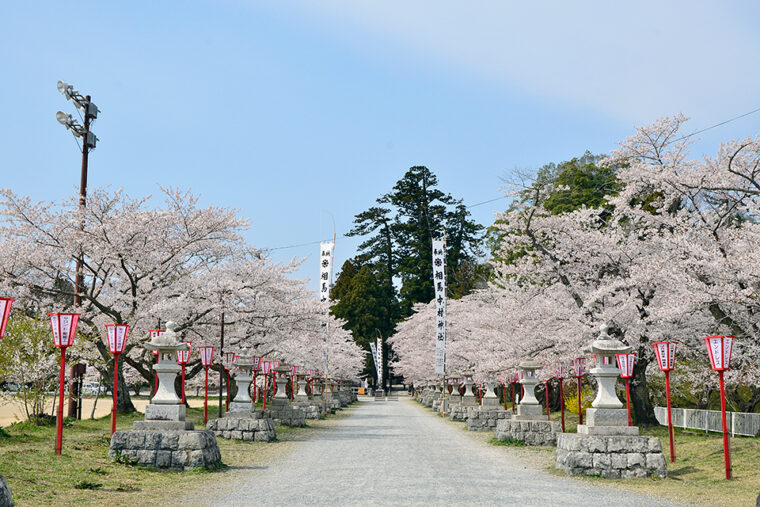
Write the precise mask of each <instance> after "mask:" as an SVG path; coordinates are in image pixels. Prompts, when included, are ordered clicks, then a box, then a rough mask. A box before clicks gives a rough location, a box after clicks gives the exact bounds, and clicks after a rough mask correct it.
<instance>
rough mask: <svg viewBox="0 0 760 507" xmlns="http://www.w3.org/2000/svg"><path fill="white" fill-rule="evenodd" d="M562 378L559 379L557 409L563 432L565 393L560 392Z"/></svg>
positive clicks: (562, 382)
mask: <svg viewBox="0 0 760 507" xmlns="http://www.w3.org/2000/svg"><path fill="white" fill-rule="evenodd" d="M562 384H564V380H563V379H559V410H560V414H561V415H560V420H561V421H562V432H563V433H564V432H565V393H563V392H562Z"/></svg>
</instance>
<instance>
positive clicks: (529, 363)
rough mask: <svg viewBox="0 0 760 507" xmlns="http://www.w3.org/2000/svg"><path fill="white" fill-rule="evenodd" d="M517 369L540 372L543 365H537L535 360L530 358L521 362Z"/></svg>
mask: <svg viewBox="0 0 760 507" xmlns="http://www.w3.org/2000/svg"><path fill="white" fill-rule="evenodd" d="M517 367H518V368H520V369H521V370H538V369H539V368H541V365H540V364H539V363H537V362H536V361H535V360H533V359H531V358H528V359H523V360H522V362H520V364H518V365H517Z"/></svg>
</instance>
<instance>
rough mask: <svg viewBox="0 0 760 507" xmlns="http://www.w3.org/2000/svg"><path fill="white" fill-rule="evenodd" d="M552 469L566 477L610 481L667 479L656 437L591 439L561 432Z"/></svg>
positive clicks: (658, 441) (604, 437) (590, 437)
mask: <svg viewBox="0 0 760 507" xmlns="http://www.w3.org/2000/svg"><path fill="white" fill-rule="evenodd" d="M555 466H556V467H557V468H559V469H560V470H564V471H565V472H566V473H567V474H568V475H600V476H602V477H605V478H610V479H621V478H622V479H630V478H634V477H648V476H650V475H656V476H659V477H665V476H667V473H668V470H667V463H666V462H665V457H664V456H663V454H662V444H661V443H660V439H659V438H657V437H647V436H620V435H618V436H594V435H579V434H572V433H563V434H561V435H559V436H558V437H557V456H556V460H555Z"/></svg>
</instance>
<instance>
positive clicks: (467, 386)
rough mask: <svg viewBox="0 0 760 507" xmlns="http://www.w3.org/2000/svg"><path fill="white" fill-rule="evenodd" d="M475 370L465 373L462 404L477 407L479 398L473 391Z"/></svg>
mask: <svg viewBox="0 0 760 507" xmlns="http://www.w3.org/2000/svg"><path fill="white" fill-rule="evenodd" d="M473 375H474V373H473V372H471V371H469V372H465V373H464V394H463V395H462V406H464V407H476V406H478V400H477V399H476V398H475V395H474V394H473V392H472V384H473V382H472V376H473Z"/></svg>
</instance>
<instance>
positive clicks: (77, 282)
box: [74, 95, 91, 308]
mask: <svg viewBox="0 0 760 507" xmlns="http://www.w3.org/2000/svg"><path fill="white" fill-rule="evenodd" d="M85 99H86V100H87V103H88V104H89V103H91V97H90V96H89V95H87V96H86V97H85ZM90 118H91V116H90V113H89V108H88V107H87V108H85V111H84V132H85V134H84V136H83V137H82V171H81V174H80V178H79V206H80V207H82V208H84V207H85V206H86V203H87V164H88V159H89V154H90V146H89V144H88V138H89V133H90ZM79 230H82V231H83V230H84V219H82V222H81V223H80V224H79ZM82 265H83V259H82V252H79V256H77V266H76V275H75V278H74V288H75V292H76V294H75V295H74V306H75V307H77V308H78V307H79V306H80V305H81V303H82V298H81V296H80V294H81V293H82V292H83V291H84V287H82V285H83V276H82Z"/></svg>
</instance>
